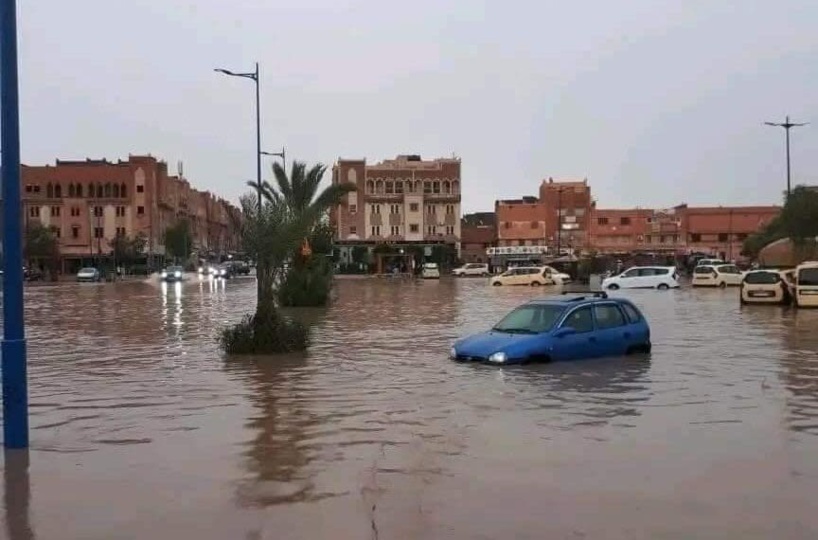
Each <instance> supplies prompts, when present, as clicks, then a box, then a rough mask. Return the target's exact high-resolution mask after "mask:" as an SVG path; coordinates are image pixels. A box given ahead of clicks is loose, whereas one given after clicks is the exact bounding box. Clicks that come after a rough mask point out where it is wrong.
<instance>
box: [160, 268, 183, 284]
mask: <svg viewBox="0 0 818 540" xmlns="http://www.w3.org/2000/svg"><path fill="white" fill-rule="evenodd" d="M184 276H185V269H184V268H183V267H181V266H168V267H167V268H165V269H164V270H162V273H161V274H159V278H160V279H161V280H162V281H168V282H171V281H182V280H183V279H184Z"/></svg>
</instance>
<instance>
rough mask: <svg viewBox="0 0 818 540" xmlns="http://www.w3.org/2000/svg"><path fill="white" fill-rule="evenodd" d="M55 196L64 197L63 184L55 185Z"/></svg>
mask: <svg viewBox="0 0 818 540" xmlns="http://www.w3.org/2000/svg"><path fill="white" fill-rule="evenodd" d="M54 196H55V197H56V198H58V199H62V185H61V184H57V185H55V186H54Z"/></svg>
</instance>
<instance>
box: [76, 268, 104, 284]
mask: <svg viewBox="0 0 818 540" xmlns="http://www.w3.org/2000/svg"><path fill="white" fill-rule="evenodd" d="M100 278H101V276H100V273H99V270H97V269H96V268H91V267H88V268H83V269H81V270H80V271H79V272H77V281H79V282H80V283H96V282H98V281H99V280H100Z"/></svg>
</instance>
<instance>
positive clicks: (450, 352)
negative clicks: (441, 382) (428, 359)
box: [449, 347, 457, 360]
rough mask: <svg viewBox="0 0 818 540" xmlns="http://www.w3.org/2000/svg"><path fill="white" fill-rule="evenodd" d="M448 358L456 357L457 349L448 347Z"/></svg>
mask: <svg viewBox="0 0 818 540" xmlns="http://www.w3.org/2000/svg"><path fill="white" fill-rule="evenodd" d="M449 358H451V359H452V360H454V359H455V358H457V349H455V348H454V347H452V348H451V349H449Z"/></svg>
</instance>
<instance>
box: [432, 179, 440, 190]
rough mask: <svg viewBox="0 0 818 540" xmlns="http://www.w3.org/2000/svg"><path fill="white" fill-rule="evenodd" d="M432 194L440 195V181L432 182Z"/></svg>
mask: <svg viewBox="0 0 818 540" xmlns="http://www.w3.org/2000/svg"><path fill="white" fill-rule="evenodd" d="M432 193H440V180H435V181H434V182H432Z"/></svg>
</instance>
